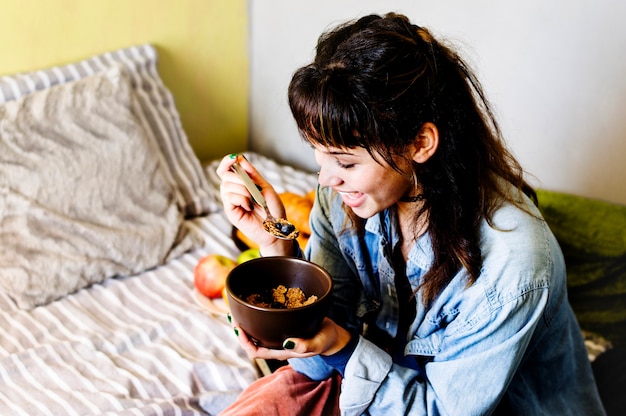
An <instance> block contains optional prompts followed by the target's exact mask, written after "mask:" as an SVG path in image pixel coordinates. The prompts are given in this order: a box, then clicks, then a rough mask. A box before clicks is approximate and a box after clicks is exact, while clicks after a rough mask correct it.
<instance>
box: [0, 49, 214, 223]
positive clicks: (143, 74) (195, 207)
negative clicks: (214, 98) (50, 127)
mask: <svg viewBox="0 0 626 416" xmlns="http://www.w3.org/2000/svg"><path fill="white" fill-rule="evenodd" d="M119 64H122V65H123V66H124V67H125V68H127V70H128V73H129V75H130V79H131V86H132V88H133V90H134V92H135V95H136V97H137V99H138V101H139V104H140V106H139V111H140V112H141V113H142V114H143V117H145V119H146V120H147V121H148V128H149V129H150V130H151V131H152V134H153V135H154V136H155V137H156V140H157V142H158V145H159V148H160V149H161V152H162V153H163V157H164V158H165V161H166V163H167V167H168V168H169V169H170V171H171V175H172V176H173V178H174V180H175V181H176V185H177V188H176V189H177V192H179V193H180V195H179V198H180V201H179V204H180V205H181V208H182V210H183V213H184V214H185V216H186V217H194V216H199V215H204V214H206V213H208V212H211V211H212V210H214V209H215V208H216V207H215V205H214V202H213V199H212V196H211V195H210V192H211V191H210V189H209V187H208V184H207V181H206V178H205V176H204V173H203V171H202V167H201V166H200V163H199V161H198V159H197V157H196V155H195V154H194V152H193V149H192V148H191V146H190V145H189V141H188V139H187V136H186V134H185V132H184V130H183V128H182V125H181V122H180V116H179V114H178V111H177V110H176V107H175V104H174V98H173V96H172V94H171V92H170V91H169V90H168V89H167V87H166V86H165V84H163V82H162V81H161V78H160V77H159V74H158V72H157V52H156V49H155V48H154V47H153V46H152V45H140V46H134V47H130V48H126V49H120V50H116V51H113V52H109V53H105V54H102V55H97V56H94V57H91V58H89V59H85V60H83V61H80V62H77V63H73V64H69V65H65V66H60V67H53V68H48V69H43V70H39V71H35V72H31V73H25V74H17V75H12V76H5V77H0V103H5V102H8V101H12V100H15V99H18V98H20V97H23V96H26V95H28V94H31V93H33V92H35V91H39V90H44V89H46V88H49V87H50V86H53V85H59V84H64V83H66V82H71V81H75V80H78V79H82V78H85V77H87V76H90V75H94V74H97V73H99V72H102V71H106V70H107V69H108V68H111V67H112V66H116V65H119Z"/></svg>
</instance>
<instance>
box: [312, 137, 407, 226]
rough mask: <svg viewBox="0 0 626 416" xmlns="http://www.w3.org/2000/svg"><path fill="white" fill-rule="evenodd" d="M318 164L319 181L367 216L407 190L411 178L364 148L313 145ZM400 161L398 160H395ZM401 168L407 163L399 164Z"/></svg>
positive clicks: (375, 212) (390, 204)
mask: <svg viewBox="0 0 626 416" xmlns="http://www.w3.org/2000/svg"><path fill="white" fill-rule="evenodd" d="M314 149H315V160H316V161H317V163H318V164H319V166H320V173H319V178H318V180H319V183H320V185H322V186H328V187H331V188H333V189H334V190H335V191H337V192H338V193H339V195H341V198H342V199H343V202H344V204H346V205H347V206H348V207H350V208H351V209H352V210H353V211H354V213H355V214H356V215H358V216H359V217H361V218H370V217H372V216H374V215H375V214H377V213H379V212H380V211H382V210H384V209H386V208H389V207H390V206H392V205H394V204H396V203H397V202H398V200H399V199H400V198H401V197H402V196H404V195H406V194H407V193H410V191H411V189H412V188H413V184H412V182H411V181H410V180H409V179H408V178H407V176H405V175H402V174H401V173H399V172H397V171H396V170H394V169H393V168H392V167H390V166H389V165H388V164H387V163H386V162H384V161H383V160H382V158H380V163H379V162H378V161H376V160H374V159H373V158H372V156H370V154H369V153H368V152H367V150H365V149H363V148H360V147H359V148H354V149H343V148H342V149H339V148H333V147H321V146H315V147H314ZM398 163H400V162H398ZM405 165H408V163H405ZM400 167H401V168H403V170H406V169H407V168H408V166H403V165H400Z"/></svg>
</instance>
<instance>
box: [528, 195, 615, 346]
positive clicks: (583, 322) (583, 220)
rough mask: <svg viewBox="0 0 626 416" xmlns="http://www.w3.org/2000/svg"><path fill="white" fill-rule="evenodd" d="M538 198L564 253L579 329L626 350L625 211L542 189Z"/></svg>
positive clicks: (595, 200) (593, 200)
mask: <svg viewBox="0 0 626 416" xmlns="http://www.w3.org/2000/svg"><path fill="white" fill-rule="evenodd" d="M537 197H538V200H539V209H540V210H541V212H542V214H543V216H544V218H545V219H546V221H547V222H548V224H549V225H550V228H551V229H552V231H553V232H554V234H555V236H556V238H557V240H558V241H559V244H560V245H561V249H562V250H563V255H564V256H565V262H566V264H567V279H568V290H569V300H570V303H571V305H572V308H573V309H574V312H575V313H576V317H577V318H578V322H579V324H580V326H581V328H582V329H585V330H587V331H591V332H595V333H597V334H599V335H602V336H603V337H605V338H607V339H608V340H609V341H611V343H612V344H613V345H614V346H622V347H626V206H624V205H619V204H612V203H609V202H605V201H600V200H597V199H591V198H584V197H580V196H576V195H571V194H566V193H560V192H553V191H547V190H538V191H537Z"/></svg>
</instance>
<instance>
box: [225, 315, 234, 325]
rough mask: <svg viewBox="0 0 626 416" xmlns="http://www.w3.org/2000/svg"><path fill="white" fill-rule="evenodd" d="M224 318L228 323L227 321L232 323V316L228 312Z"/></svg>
mask: <svg viewBox="0 0 626 416" xmlns="http://www.w3.org/2000/svg"><path fill="white" fill-rule="evenodd" d="M226 319H228V323H229V324H232V323H233V318H232V316H230V314H229V313H227V314H226Z"/></svg>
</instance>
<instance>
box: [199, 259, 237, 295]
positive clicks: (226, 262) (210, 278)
mask: <svg viewBox="0 0 626 416" xmlns="http://www.w3.org/2000/svg"><path fill="white" fill-rule="evenodd" d="M236 265H237V262H236V261H235V260H233V259H230V258H228V257H226V256H222V255H221V254H209V255H207V256H204V257H203V258H201V259H200V260H199V261H198V264H196V267H195V268H194V270H193V284H194V286H195V287H196V289H198V292H200V293H202V294H203V295H204V296H206V297H209V298H211V299H215V298H220V297H221V296H222V291H223V290H224V285H225V284H226V276H228V273H230V271H231V270H232V269H233V268H234V267H235V266H236Z"/></svg>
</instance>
